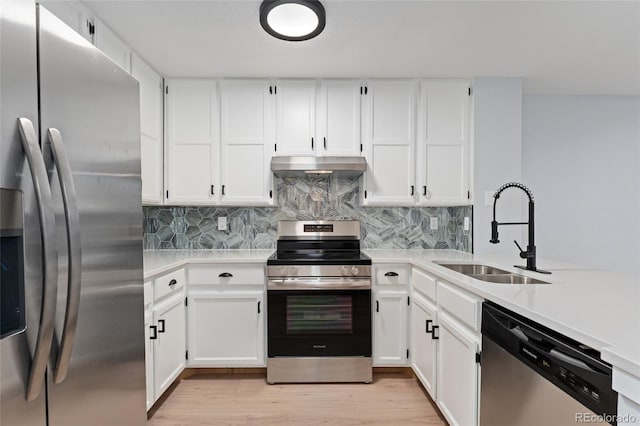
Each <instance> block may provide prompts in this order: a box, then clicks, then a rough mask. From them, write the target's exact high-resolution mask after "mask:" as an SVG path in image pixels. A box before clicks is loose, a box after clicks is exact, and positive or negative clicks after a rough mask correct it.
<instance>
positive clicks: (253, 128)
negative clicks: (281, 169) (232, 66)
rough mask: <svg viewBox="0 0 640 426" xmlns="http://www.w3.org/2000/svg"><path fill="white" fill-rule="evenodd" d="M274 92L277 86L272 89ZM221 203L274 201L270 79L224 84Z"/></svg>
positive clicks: (221, 89)
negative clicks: (271, 166) (271, 165)
mask: <svg viewBox="0 0 640 426" xmlns="http://www.w3.org/2000/svg"><path fill="white" fill-rule="evenodd" d="M272 91H273V89H272ZM220 99H221V118H222V121H221V123H220V127H221V131H222V135H221V142H222V157H221V158H222V162H221V171H222V177H221V180H220V184H221V185H223V186H224V192H223V191H222V188H221V198H220V202H221V203H222V204H226V205H254V206H255V205H270V204H273V191H272V184H271V181H272V175H273V173H272V172H271V169H270V167H269V165H270V163H271V156H272V155H273V149H274V125H273V124H274V117H273V107H272V105H273V101H274V99H273V96H272V95H270V94H269V82H268V81H267V80H223V81H222V83H221V87H220Z"/></svg>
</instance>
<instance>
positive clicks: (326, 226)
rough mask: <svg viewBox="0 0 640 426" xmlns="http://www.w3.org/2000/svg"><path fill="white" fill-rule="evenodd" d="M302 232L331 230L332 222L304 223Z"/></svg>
mask: <svg viewBox="0 0 640 426" xmlns="http://www.w3.org/2000/svg"><path fill="white" fill-rule="evenodd" d="M304 232H333V224H317V223H315V224H305V225H304Z"/></svg>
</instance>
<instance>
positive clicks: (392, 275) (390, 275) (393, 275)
mask: <svg viewBox="0 0 640 426" xmlns="http://www.w3.org/2000/svg"><path fill="white" fill-rule="evenodd" d="M384 276H385V277H397V276H398V273H397V272H393V271H391V272H387V273H386V274H384Z"/></svg>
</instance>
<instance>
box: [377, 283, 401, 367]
mask: <svg viewBox="0 0 640 426" xmlns="http://www.w3.org/2000/svg"><path fill="white" fill-rule="evenodd" d="M408 304H409V303H408V295H407V292H406V291H405V290H402V291H401V290H398V291H392V290H383V291H374V298H373V365H374V366H392V365H407V362H408V358H409V345H408V343H407V308H408Z"/></svg>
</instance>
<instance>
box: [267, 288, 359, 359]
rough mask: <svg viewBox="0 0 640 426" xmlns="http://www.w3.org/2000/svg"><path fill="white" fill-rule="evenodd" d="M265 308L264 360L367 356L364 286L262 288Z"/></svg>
mask: <svg viewBox="0 0 640 426" xmlns="http://www.w3.org/2000/svg"><path fill="white" fill-rule="evenodd" d="M271 287H272V286H270V288H271ZM267 305H268V308H269V309H268V311H267V312H268V314H267V323H268V355H269V357H280V356H282V357H291V356H296V357H318V356H367V357H370V356H371V289H370V288H368V289H337V288H324V289H318V288H314V289H310V290H296V289H286V290H285V289H282V290H281V289H278V290H273V289H268V290H267Z"/></svg>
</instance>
